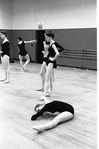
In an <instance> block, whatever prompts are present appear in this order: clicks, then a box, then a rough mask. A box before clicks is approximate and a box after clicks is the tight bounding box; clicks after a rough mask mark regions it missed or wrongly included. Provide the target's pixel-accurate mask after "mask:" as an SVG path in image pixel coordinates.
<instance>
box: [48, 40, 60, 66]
mask: <svg viewBox="0 0 99 149" xmlns="http://www.w3.org/2000/svg"><path fill="white" fill-rule="evenodd" d="M53 44H55V42H54V43H52V45H53ZM52 45H51V46H50V47H49V48H48V52H49V53H48V56H47V60H46V64H47V65H48V64H49V63H53V68H57V63H56V60H54V61H51V60H49V57H52V58H53V57H55V54H56V53H55V51H54V49H53V47H52Z"/></svg>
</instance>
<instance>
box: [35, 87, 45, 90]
mask: <svg viewBox="0 0 99 149" xmlns="http://www.w3.org/2000/svg"><path fill="white" fill-rule="evenodd" d="M36 91H44V88H43V87H42V88H40V89H36Z"/></svg>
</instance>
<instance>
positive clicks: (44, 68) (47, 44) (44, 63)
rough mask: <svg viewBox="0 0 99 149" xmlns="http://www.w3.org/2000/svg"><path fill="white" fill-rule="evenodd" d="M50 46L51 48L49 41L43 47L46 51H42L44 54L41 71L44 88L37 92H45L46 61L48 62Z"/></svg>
mask: <svg viewBox="0 0 99 149" xmlns="http://www.w3.org/2000/svg"><path fill="white" fill-rule="evenodd" d="M49 46H50V43H49V42H47V41H44V42H43V47H44V51H42V53H43V63H42V65H41V70H40V76H41V82H42V87H41V88H40V89H37V91H44V84H45V74H46V60H47V55H48V48H49Z"/></svg>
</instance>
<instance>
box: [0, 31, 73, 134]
mask: <svg viewBox="0 0 99 149" xmlns="http://www.w3.org/2000/svg"><path fill="white" fill-rule="evenodd" d="M44 36H45V41H44V42H43V46H44V51H42V53H43V63H42V65H41V71H40V75H41V82H42V86H41V88H40V89H37V91H43V94H42V96H41V98H40V100H41V101H43V102H44V103H43V104H37V105H36V106H35V108H34V110H35V112H36V114H35V115H33V116H32V117H31V120H36V119H37V118H38V117H39V116H41V115H43V114H45V113H50V114H52V115H55V118H54V119H53V120H52V121H51V122H49V123H47V124H44V125H39V126H33V129H34V130H36V131H37V132H43V131H45V130H48V129H51V128H54V127H55V126H57V125H58V124H59V123H62V122H66V121H68V120H71V119H72V118H73V117H74V108H73V106H72V105H70V104H68V103H65V102H63V101H58V100H57V101H52V102H50V101H49V100H48V99H47V96H51V94H52V91H53V82H54V69H55V68H57V63H56V59H57V57H58V56H59V53H60V52H61V51H62V50H64V48H63V47H61V46H60V45H59V44H58V43H57V42H55V41H54V34H53V33H52V31H45V33H44ZM0 37H1V39H2V45H1V50H0V53H1V62H2V65H3V66H4V69H5V78H4V79H3V80H1V81H3V82H4V84H7V83H9V79H10V66H9V58H10V54H9V51H10V50H9V40H8V39H7V32H6V31H1V32H0ZM33 42H34V43H36V42H37V40H31V41H23V40H22V38H21V37H18V44H17V47H18V51H19V60H20V64H21V67H22V70H23V71H25V70H26V66H27V64H28V63H29V62H30V57H29V55H28V53H27V51H26V49H25V44H26V43H33ZM24 57H25V59H26V62H25V64H23V58H24Z"/></svg>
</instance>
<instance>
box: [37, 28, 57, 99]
mask: <svg viewBox="0 0 99 149" xmlns="http://www.w3.org/2000/svg"><path fill="white" fill-rule="evenodd" d="M53 36H54V34H53V33H52V32H51V31H49V32H48V31H47V32H45V38H46V41H47V42H49V43H50V47H49V48H48V55H47V60H46V64H47V72H46V79H45V87H44V93H43V95H42V97H41V98H40V100H42V99H43V96H46V95H47V92H48V89H49V85H50V79H51V78H52V73H53V68H55V67H56V58H57V57H58V55H59V52H58V50H57V48H56V45H55V41H54V40H53Z"/></svg>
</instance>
